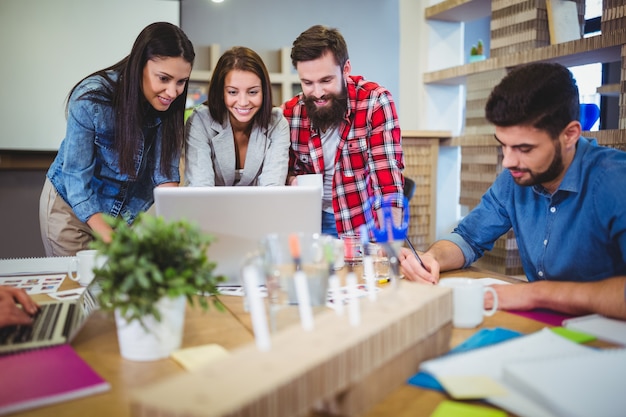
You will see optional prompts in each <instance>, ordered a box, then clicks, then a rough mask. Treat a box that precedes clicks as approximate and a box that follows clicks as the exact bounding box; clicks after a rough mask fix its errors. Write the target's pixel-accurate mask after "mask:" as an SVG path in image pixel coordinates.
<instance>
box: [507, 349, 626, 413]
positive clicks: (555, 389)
mask: <svg viewBox="0 0 626 417" xmlns="http://www.w3.org/2000/svg"><path fill="white" fill-rule="evenodd" d="M503 380H504V381H505V382H506V383H507V384H508V385H509V386H511V387H513V388H514V389H516V390H517V391H519V392H520V393H522V394H523V395H525V396H526V397H527V398H529V399H531V400H533V401H536V402H537V403H539V404H540V405H542V406H543V407H545V408H546V409H548V410H550V411H551V412H552V413H554V415H556V416H559V417H589V416H602V417H623V416H624V415H625V414H626V395H624V394H625V392H626V391H625V390H626V349H606V350H592V351H589V352H584V353H581V354H578V355H568V356H563V357H558V358H549V359H548V358H547V359H539V360H533V361H521V362H517V363H510V364H506V365H505V366H504V370H503Z"/></svg>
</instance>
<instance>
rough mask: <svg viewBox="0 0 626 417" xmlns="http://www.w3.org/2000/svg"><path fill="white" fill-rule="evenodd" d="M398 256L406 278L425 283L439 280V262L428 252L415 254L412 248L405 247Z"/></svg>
mask: <svg viewBox="0 0 626 417" xmlns="http://www.w3.org/2000/svg"><path fill="white" fill-rule="evenodd" d="M398 258H399V260H400V266H401V267H402V272H403V274H404V278H405V279H408V280H409V281H415V282H421V283H424V284H437V282H439V263H438V262H437V261H436V260H435V259H434V258H432V257H431V256H430V255H429V254H428V253H422V254H421V255H417V256H415V254H413V251H412V250H411V249H409V248H404V247H403V248H401V249H400V253H399V254H398ZM420 261H421V262H420Z"/></svg>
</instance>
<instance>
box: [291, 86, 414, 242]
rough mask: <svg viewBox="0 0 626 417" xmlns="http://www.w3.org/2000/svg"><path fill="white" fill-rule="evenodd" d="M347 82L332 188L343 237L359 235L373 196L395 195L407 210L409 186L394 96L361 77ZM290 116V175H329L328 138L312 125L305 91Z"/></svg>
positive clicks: (400, 205)
mask: <svg viewBox="0 0 626 417" xmlns="http://www.w3.org/2000/svg"><path fill="white" fill-rule="evenodd" d="M347 84H348V85H347V90H348V109H347V111H346V117H345V120H344V122H343V123H341V125H340V126H339V129H338V131H339V133H340V135H341V140H340V142H339V146H338V148H337V154H336V156H335V161H334V164H335V174H334V177H333V186H332V189H333V210H334V212H335V222H336V223H337V232H338V233H339V234H342V233H346V232H358V230H359V226H360V225H362V224H364V223H365V222H366V217H365V216H366V214H365V211H366V210H368V205H369V204H368V203H367V202H368V200H369V198H370V197H373V196H375V197H378V198H379V199H380V198H382V197H383V196H387V195H392V196H393V204H394V205H395V206H397V207H402V201H403V200H402V196H403V194H402V190H403V183H404V177H403V175H402V170H403V169H404V161H403V155H402V139H401V135H400V125H399V124H398V116H397V114H396V108H395V104H394V102H393V99H392V97H391V93H390V92H389V91H387V90H386V89H385V88H383V87H381V86H380V85H378V84H376V83H374V82H371V81H366V80H365V79H364V78H363V77H361V76H353V75H351V76H349V77H348V78H347ZM284 115H285V117H286V118H287V121H288V122H289V126H290V128H291V131H290V135H291V147H290V149H289V174H290V175H301V174H313V173H320V174H321V173H324V163H325V162H324V156H323V152H322V140H321V137H320V135H319V133H318V131H317V130H316V129H314V128H312V127H311V121H310V120H309V118H308V117H307V114H306V108H305V106H304V102H303V96H302V93H300V94H299V95H297V96H296V97H294V98H292V99H291V100H289V101H288V102H287V103H285V105H284ZM379 207H380V204H379V203H378V204H376V205H375V207H373V208H374V210H376V209H378V208H379ZM372 215H373V216H374V217H375V213H372ZM368 216H369V214H368Z"/></svg>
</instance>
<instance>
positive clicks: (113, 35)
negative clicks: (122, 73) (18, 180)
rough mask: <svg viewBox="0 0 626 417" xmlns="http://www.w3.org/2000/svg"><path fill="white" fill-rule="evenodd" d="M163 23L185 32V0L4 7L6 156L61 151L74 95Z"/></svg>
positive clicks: (44, 0)
mask: <svg viewBox="0 0 626 417" xmlns="http://www.w3.org/2000/svg"><path fill="white" fill-rule="evenodd" d="M155 21H168V22H171V23H174V24H176V25H179V24H180V3H179V1H178V0H106V1H103V0H0V50H1V51H2V65H0V80H2V90H1V91H2V100H0V125H1V126H2V130H1V133H0V149H7V150H38V151H46V150H48V151H49V150H57V149H58V147H59V144H60V143H61V140H62V139H63V137H64V134H65V107H64V106H65V99H66V97H67V94H68V92H69V90H70V89H71V88H72V87H73V86H74V84H76V83H77V82H78V81H79V80H80V79H82V78H83V77H84V76H86V75H88V74H90V73H91V72H94V71H96V70H99V69H101V68H104V67H107V66H109V65H111V64H114V63H115V62H117V61H119V60H120V59H122V58H123V57H124V56H126V55H128V53H129V52H130V49H131V47H132V44H133V41H134V40H135V38H136V37H137V35H138V34H139V32H140V31H141V29H143V28H144V27H145V26H146V25H148V24H149V23H152V22H155Z"/></svg>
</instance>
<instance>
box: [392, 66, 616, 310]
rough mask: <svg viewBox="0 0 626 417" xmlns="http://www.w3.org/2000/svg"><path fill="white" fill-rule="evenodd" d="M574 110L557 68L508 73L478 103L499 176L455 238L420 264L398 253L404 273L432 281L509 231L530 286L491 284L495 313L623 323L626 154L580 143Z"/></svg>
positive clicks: (565, 78)
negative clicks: (498, 159) (547, 312)
mask: <svg viewBox="0 0 626 417" xmlns="http://www.w3.org/2000/svg"><path fill="white" fill-rule="evenodd" d="M579 111H580V105H579V92H578V86H577V84H576V80H575V79H574V77H573V76H572V73H571V72H570V71H569V70H568V69H567V68H566V67H564V66H562V65H560V64H554V63H534V64H528V65H526V66H521V67H518V68H515V69H513V70H512V71H511V72H510V73H509V74H508V75H507V76H505V77H504V78H503V79H502V81H501V82H500V83H499V84H498V85H497V86H496V87H495V88H494V89H493V91H492V92H491V95H490V97H489V99H488V100H487V104H486V106H485V113H486V118H487V120H488V121H489V122H491V123H492V124H493V125H494V126H495V140H496V141H497V142H498V143H499V145H500V146H501V147H502V155H503V159H502V167H503V168H504V170H503V172H502V173H500V174H499V175H498V176H497V177H496V180H495V181H494V183H493V184H492V185H491V187H490V188H489V189H488V190H487V192H486V193H485V194H484V195H483V196H482V198H481V201H480V203H479V204H478V205H477V206H476V207H475V208H474V209H473V210H472V211H471V212H470V213H469V214H468V215H467V216H466V217H465V218H464V219H463V220H461V222H460V223H459V225H458V226H457V227H456V228H455V229H454V230H453V232H452V233H450V234H449V235H448V236H445V237H444V238H442V239H441V240H438V241H437V242H435V243H433V244H432V245H431V247H430V248H429V249H428V250H427V251H426V252H424V253H423V254H421V255H420V258H421V261H422V262H423V264H421V263H420V262H418V260H417V258H416V257H415V256H414V255H413V254H412V253H411V252H410V251H408V250H402V252H401V254H400V260H401V263H402V269H403V270H404V274H405V277H406V278H407V279H409V280H412V281H421V282H437V280H438V278H439V272H440V271H447V270H451V269H458V268H464V267H467V266H469V265H471V264H472V263H473V262H474V261H476V260H477V259H478V258H479V257H481V256H482V255H483V253H484V252H485V251H486V250H491V249H492V248H493V245H494V242H495V241H496V240H497V239H498V238H499V237H500V236H501V235H503V234H504V233H506V232H507V231H508V230H509V229H511V228H512V229H513V231H514V232H515V238H516V240H517V247H518V249H519V254H520V258H521V261H522V265H523V267H524V272H525V273H526V278H527V279H528V281H529V282H530V284H526V283H521V284H515V285H494V289H496V292H497V294H498V308H501V309H505V310H530V309H535V308H549V309H552V310H557V311H561V312H565V313H569V314H578V315H579V314H589V313H599V314H603V315H607V316H611V317H619V318H622V319H626V181H624V178H626V152H623V151H620V150H617V149H613V148H608V147H604V146H599V145H598V144H597V142H596V141H595V140H593V139H587V138H585V137H582V136H581V133H582V132H581V125H580V121H579ZM488 294H489V293H488ZM491 303H492V299H491V297H490V296H486V297H485V306H486V307H487V308H490V307H491Z"/></svg>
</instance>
